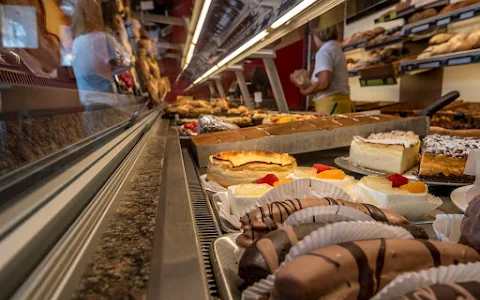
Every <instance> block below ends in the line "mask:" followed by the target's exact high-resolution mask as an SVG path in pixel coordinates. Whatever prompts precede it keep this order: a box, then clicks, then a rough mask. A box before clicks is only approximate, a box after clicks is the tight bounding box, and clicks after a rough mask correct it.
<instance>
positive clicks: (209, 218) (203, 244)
mask: <svg viewBox="0 0 480 300" xmlns="http://www.w3.org/2000/svg"><path fill="white" fill-rule="evenodd" d="M183 159H184V163H185V171H186V174H187V182H188V188H189V192H190V199H191V201H192V208H193V214H194V217H195V226H196V230H197V237H198V240H199V242H200V248H201V249H200V250H201V253H202V258H203V263H204V266H205V275H206V277H207V286H208V290H209V293H210V296H212V297H214V298H219V297H220V296H219V293H218V289H217V285H216V283H215V276H214V274H213V269H212V264H211V261H210V255H209V251H210V246H211V245H212V243H213V241H214V240H215V239H216V238H218V237H220V229H219V227H218V225H217V221H216V220H215V218H214V216H213V213H212V209H211V207H210V203H209V201H208V198H207V195H206V194H205V191H204V190H203V188H202V185H201V183H200V180H199V178H198V174H197V171H196V169H195V166H194V164H193V160H192V157H191V156H190V154H189V153H188V150H187V149H183Z"/></svg>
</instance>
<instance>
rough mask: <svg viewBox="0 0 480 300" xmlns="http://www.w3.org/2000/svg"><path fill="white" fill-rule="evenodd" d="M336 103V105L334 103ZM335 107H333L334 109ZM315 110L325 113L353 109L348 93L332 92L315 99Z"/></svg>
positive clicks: (350, 110)
mask: <svg viewBox="0 0 480 300" xmlns="http://www.w3.org/2000/svg"><path fill="white" fill-rule="evenodd" d="M335 103H336V105H335ZM334 107H335V109H334ZM315 110H316V111H317V112H318V113H323V114H326V115H330V114H344V113H349V112H354V111H355V106H354V105H353V102H352V100H351V99H350V95H345V94H334V95H331V96H328V97H325V98H321V99H318V100H316V101H315Z"/></svg>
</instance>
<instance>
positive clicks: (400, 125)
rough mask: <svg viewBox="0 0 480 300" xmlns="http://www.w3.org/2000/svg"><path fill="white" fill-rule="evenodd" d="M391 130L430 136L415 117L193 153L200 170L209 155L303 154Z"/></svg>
mask: <svg viewBox="0 0 480 300" xmlns="http://www.w3.org/2000/svg"><path fill="white" fill-rule="evenodd" d="M392 130H403V131H410V130H413V131H415V133H416V134H418V135H420V136H425V135H427V134H428V130H429V122H428V118H426V117H412V118H405V119H399V120H392V121H385V122H380V123H369V124H360V125H356V126H345V127H339V128H334V129H331V130H314V131H307V132H296V133H291V134H280V135H271V136H266V137H262V138H255V139H248V140H241V141H235V142H226V143H220V144H207V145H196V144H195V143H193V152H194V155H195V157H196V159H197V162H198V165H199V166H200V167H206V166H207V165H208V162H209V159H208V158H209V157H210V155H213V154H215V153H218V152H222V151H227V150H232V149H235V150H264V151H274V152H279V153H289V154H300V153H308V152H314V151H319V150H327V149H334V148H341V147H347V146H350V143H351V142H352V140H353V137H354V136H356V135H360V136H367V135H369V134H371V133H372V132H386V131H392Z"/></svg>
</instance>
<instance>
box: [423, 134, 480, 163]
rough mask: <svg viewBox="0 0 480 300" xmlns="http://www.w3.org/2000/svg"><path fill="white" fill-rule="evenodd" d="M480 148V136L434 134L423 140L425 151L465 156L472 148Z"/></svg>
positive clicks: (433, 153)
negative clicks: (466, 136)
mask: <svg viewBox="0 0 480 300" xmlns="http://www.w3.org/2000/svg"><path fill="white" fill-rule="evenodd" d="M479 148H480V138H465V137H458V136H450V135H440V134H433V135H428V136H426V137H425V139H424V140H423V153H427V154H432V155H445V156H450V157H456V158H465V157H467V156H468V154H469V153H470V150H473V149H479Z"/></svg>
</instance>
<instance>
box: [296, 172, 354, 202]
mask: <svg viewBox="0 0 480 300" xmlns="http://www.w3.org/2000/svg"><path fill="white" fill-rule="evenodd" d="M287 178H292V179H293V180H302V179H310V180H312V181H316V182H325V183H331V184H333V185H335V186H337V187H338V188H340V189H342V190H343V191H345V193H346V194H347V195H348V196H350V200H348V201H352V202H357V203H360V202H362V201H361V197H358V195H357V190H356V185H357V183H358V180H355V178H354V177H353V176H348V175H347V176H346V177H345V178H346V179H347V180H346V181H345V182H339V183H334V182H335V181H333V180H332V181H331V182H329V181H322V180H321V179H316V178H314V177H312V178H300V177H297V176H295V174H294V173H290V174H289V175H288V176H287Z"/></svg>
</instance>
